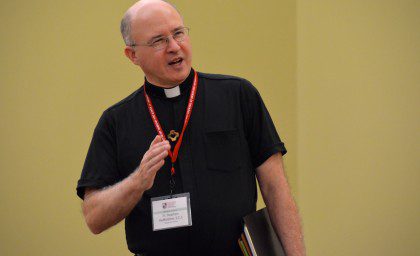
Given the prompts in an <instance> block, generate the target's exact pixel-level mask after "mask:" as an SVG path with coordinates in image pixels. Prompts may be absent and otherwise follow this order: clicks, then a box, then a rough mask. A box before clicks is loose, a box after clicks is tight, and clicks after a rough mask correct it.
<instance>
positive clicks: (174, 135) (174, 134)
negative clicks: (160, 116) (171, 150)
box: [167, 130, 179, 142]
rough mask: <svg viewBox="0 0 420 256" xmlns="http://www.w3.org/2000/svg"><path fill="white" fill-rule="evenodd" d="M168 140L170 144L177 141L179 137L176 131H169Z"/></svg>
mask: <svg viewBox="0 0 420 256" xmlns="http://www.w3.org/2000/svg"><path fill="white" fill-rule="evenodd" d="M167 137H168V139H170V140H171V141H172V142H174V141H176V140H177V139H178V137H179V133H178V132H176V131H174V130H171V131H170V132H169V133H168V136H167Z"/></svg>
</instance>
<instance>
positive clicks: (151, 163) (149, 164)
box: [146, 151, 168, 168]
mask: <svg viewBox="0 0 420 256" xmlns="http://www.w3.org/2000/svg"><path fill="white" fill-rule="evenodd" d="M167 156H168V151H162V152H161V153H160V154H158V155H156V156H154V157H153V158H151V159H150V160H149V161H148V162H147V163H146V168H151V167H152V166H154V165H155V164H157V163H158V162H160V161H161V160H164V159H165V158H166V157H167Z"/></svg>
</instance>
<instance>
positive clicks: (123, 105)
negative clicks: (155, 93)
mask: <svg viewBox="0 0 420 256" xmlns="http://www.w3.org/2000/svg"><path fill="white" fill-rule="evenodd" d="M142 88H143V87H140V88H139V89H137V90H135V91H134V92H133V93H131V94H130V95H128V96H127V97H125V98H124V99H122V100H120V101H119V102H117V103H115V104H113V105H111V106H110V107H108V108H107V109H106V110H105V111H104V113H119V112H124V111H126V110H130V108H132V107H133V104H135V102H136V101H138V100H141V99H142V97H141V95H142V94H143V89H142Z"/></svg>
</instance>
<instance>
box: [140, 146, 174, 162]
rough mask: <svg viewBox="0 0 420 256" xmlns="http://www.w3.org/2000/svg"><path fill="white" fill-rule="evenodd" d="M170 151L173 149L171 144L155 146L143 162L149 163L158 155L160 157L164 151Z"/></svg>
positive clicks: (146, 154) (147, 152)
mask: <svg viewBox="0 0 420 256" xmlns="http://www.w3.org/2000/svg"><path fill="white" fill-rule="evenodd" d="M169 149H171V146H170V145H169V142H167V141H166V142H165V141H164V142H160V143H158V144H155V145H154V146H153V147H152V148H150V149H149V150H147V151H146V153H145V154H144V156H143V160H142V161H145V162H149V161H150V159H152V158H153V157H155V156H156V155H159V154H160V153H162V152H164V151H168V150H169Z"/></svg>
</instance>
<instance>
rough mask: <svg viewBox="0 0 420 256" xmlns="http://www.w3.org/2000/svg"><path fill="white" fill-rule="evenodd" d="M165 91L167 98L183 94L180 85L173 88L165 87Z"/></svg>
mask: <svg viewBox="0 0 420 256" xmlns="http://www.w3.org/2000/svg"><path fill="white" fill-rule="evenodd" d="M163 90H164V91H165V95H166V98H175V97H176V96H179V95H180V94H181V90H180V89H179V86H175V87H173V88H171V89H163Z"/></svg>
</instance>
